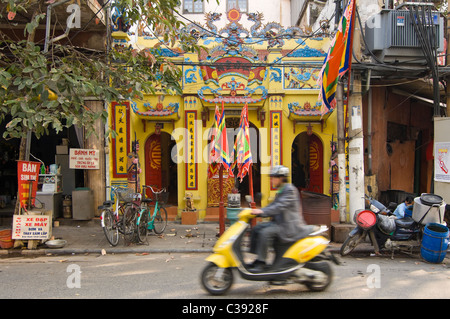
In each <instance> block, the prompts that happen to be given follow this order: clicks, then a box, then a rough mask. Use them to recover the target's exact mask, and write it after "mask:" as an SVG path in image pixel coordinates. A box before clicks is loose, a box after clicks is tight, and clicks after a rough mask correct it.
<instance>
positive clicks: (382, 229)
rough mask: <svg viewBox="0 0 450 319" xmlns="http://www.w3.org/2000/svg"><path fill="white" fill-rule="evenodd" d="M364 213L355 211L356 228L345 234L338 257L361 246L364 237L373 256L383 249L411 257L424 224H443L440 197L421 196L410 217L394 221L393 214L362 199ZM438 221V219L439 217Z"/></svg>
mask: <svg viewBox="0 0 450 319" xmlns="http://www.w3.org/2000/svg"><path fill="white" fill-rule="evenodd" d="M366 200H367V203H368V205H367V209H364V210H358V211H357V212H356V213H355V215H354V219H355V223H356V227H355V228H354V229H353V230H352V231H351V232H350V233H349V235H348V237H347V239H346V240H345V241H344V243H343V244H342V246H341V249H340V253H341V255H342V256H346V255H348V254H349V253H351V252H352V251H353V250H354V249H355V247H356V246H358V245H359V244H360V243H361V242H363V241H364V240H365V239H366V237H367V235H368V236H369V238H370V241H371V243H372V245H373V247H374V250H375V254H379V253H380V249H381V248H385V249H387V250H389V251H391V253H392V254H393V253H394V251H395V250H397V249H404V251H405V252H410V253H412V252H413V250H414V249H415V248H419V247H420V245H421V241H422V235H423V228H424V226H425V225H426V223H428V222H439V223H443V222H444V221H443V214H441V211H442V209H443V207H445V203H443V199H442V197H440V196H439V195H436V194H422V195H421V196H420V197H417V198H415V199H414V207H413V216H412V217H405V218H401V219H397V218H395V216H393V212H392V211H391V210H390V209H388V208H387V207H386V206H384V205H383V204H382V203H380V202H379V201H377V200H375V199H373V198H370V197H368V196H367V195H366ZM441 215H442V217H439V216H441Z"/></svg>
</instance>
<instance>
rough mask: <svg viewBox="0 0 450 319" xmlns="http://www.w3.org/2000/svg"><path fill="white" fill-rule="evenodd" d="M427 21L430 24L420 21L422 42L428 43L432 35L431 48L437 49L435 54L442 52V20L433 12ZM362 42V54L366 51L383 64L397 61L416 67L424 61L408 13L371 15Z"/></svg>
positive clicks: (390, 11) (387, 12)
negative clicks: (363, 41) (363, 47)
mask: <svg viewBox="0 0 450 319" xmlns="http://www.w3.org/2000/svg"><path fill="white" fill-rule="evenodd" d="M415 19H417V18H416V17H415ZM429 20H431V21H426V22H424V25H425V26H426V30H427V32H428V35H427V37H426V39H427V40H428V41H429V39H430V38H431V37H432V35H434V39H435V41H433V47H434V48H437V51H438V53H439V52H443V51H444V50H445V48H444V36H445V34H444V18H442V17H441V16H440V14H439V12H437V11H433V12H432V14H431V19H429ZM365 39H366V43H367V47H366V53H368V51H367V50H370V51H372V52H373V53H374V54H375V56H377V58H378V59H380V60H383V61H384V62H394V61H399V62H411V63H414V64H416V63H423V62H424V61H425V58H423V57H424V54H423V51H422V48H421V44H420V40H419V38H418V36H417V34H416V31H415V29H414V24H413V21H412V19H411V15H410V11H408V10H398V9H397V10H396V9H390V10H382V11H380V12H379V13H377V14H375V15H373V16H371V17H370V18H369V19H367V21H366V25H365ZM421 58H423V59H421Z"/></svg>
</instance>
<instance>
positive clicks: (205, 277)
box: [201, 263, 233, 296]
mask: <svg viewBox="0 0 450 319" xmlns="http://www.w3.org/2000/svg"><path fill="white" fill-rule="evenodd" d="M201 281H202V285H203V288H205V289H206V291H208V292H209V293H210V294H211V295H214V296H219V295H223V294H224V293H225V292H227V290H228V289H230V287H231V285H232V284H233V272H232V271H231V269H230V268H221V267H218V266H217V265H216V264H214V263H209V264H208V265H207V266H206V267H205V268H204V269H203V271H202V275H201Z"/></svg>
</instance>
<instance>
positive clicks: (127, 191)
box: [116, 188, 136, 202]
mask: <svg viewBox="0 0 450 319" xmlns="http://www.w3.org/2000/svg"><path fill="white" fill-rule="evenodd" d="M116 194H117V196H118V197H119V201H121V202H132V201H134V200H135V199H136V193H135V191H134V190H133V189H131V188H123V189H122V188H119V189H117V190H116Z"/></svg>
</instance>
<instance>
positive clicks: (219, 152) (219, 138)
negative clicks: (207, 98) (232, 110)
mask: <svg viewBox="0 0 450 319" xmlns="http://www.w3.org/2000/svg"><path fill="white" fill-rule="evenodd" d="M214 120H215V121H214V128H213V134H214V135H213V137H212V143H211V154H210V167H209V169H208V177H212V176H213V175H214V173H215V172H216V171H217V169H218V168H219V167H220V165H223V168H224V169H225V170H226V171H227V173H228V176H229V177H233V171H232V170H231V161H230V157H229V156H228V138H227V127H226V125H225V110H224V103H223V102H222V114H220V113H219V107H218V106H217V105H216V112H215V116H214Z"/></svg>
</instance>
